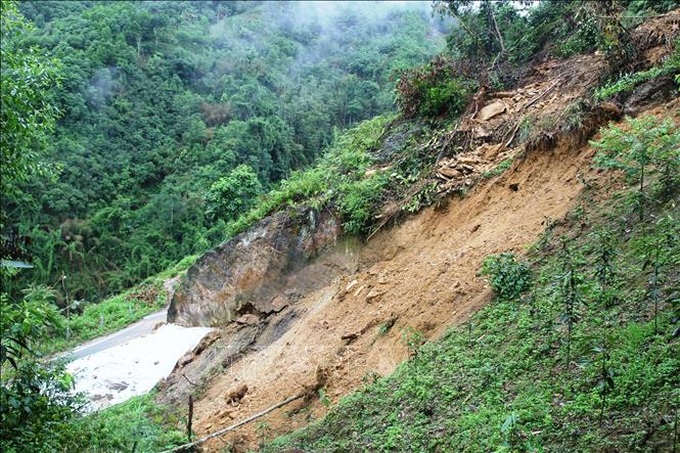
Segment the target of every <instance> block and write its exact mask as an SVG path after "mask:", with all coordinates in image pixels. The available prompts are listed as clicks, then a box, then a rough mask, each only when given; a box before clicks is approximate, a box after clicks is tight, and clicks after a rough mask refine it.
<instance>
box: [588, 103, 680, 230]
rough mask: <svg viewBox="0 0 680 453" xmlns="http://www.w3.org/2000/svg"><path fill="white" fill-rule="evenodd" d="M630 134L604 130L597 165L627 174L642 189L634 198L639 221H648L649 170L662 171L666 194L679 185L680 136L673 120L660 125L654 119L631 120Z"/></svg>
mask: <svg viewBox="0 0 680 453" xmlns="http://www.w3.org/2000/svg"><path fill="white" fill-rule="evenodd" d="M627 122H628V124H629V125H630V130H623V129H619V128H617V127H614V126H611V127H609V128H607V129H603V130H602V132H601V138H600V140H597V141H593V142H591V144H592V145H593V146H594V147H595V148H597V149H599V150H600V152H599V153H598V154H597V156H596V158H595V164H596V165H597V166H599V167H602V168H607V169H618V170H623V171H624V172H625V174H626V176H627V177H628V178H629V180H630V181H634V182H635V183H636V185H637V186H638V191H637V193H636V194H635V196H634V202H635V204H636V205H637V206H636V208H637V210H638V214H639V219H640V221H641V222H642V221H643V220H644V218H645V209H646V201H647V194H646V192H645V187H646V183H647V177H648V173H649V167H652V168H656V169H657V170H661V171H662V177H661V184H662V192H667V191H669V190H672V189H673V188H674V187H675V186H676V183H677V179H678V178H677V169H678V164H677V160H678V158H679V157H680V151H678V149H680V146H679V145H680V132H678V130H677V127H676V126H675V124H674V123H673V121H672V120H670V119H667V120H665V121H663V122H659V120H657V119H656V118H654V117H652V116H645V117H641V118H637V119H631V118H628V119H627Z"/></svg>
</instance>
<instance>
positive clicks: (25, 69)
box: [0, 1, 60, 225]
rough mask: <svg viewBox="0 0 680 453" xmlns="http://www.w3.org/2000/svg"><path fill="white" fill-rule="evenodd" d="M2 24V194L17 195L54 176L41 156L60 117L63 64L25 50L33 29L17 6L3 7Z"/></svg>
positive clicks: (0, 11)
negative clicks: (57, 88) (40, 177)
mask: <svg viewBox="0 0 680 453" xmlns="http://www.w3.org/2000/svg"><path fill="white" fill-rule="evenodd" d="M0 21H1V29H2V32H1V36H0V37H1V40H2V47H1V48H0V59H1V60H2V67H1V69H0V90H1V91H0V99H2V108H1V109H0V128H2V135H0V151H1V153H2V154H1V156H2V166H0V189H1V190H2V193H3V194H7V195H9V194H10V193H14V192H15V191H16V190H17V187H16V186H17V184H19V183H21V182H25V181H27V180H28V179H29V178H30V177H32V176H33V175H34V174H40V173H42V174H47V173H49V171H50V170H49V167H48V166H45V165H44V164H42V163H41V162H40V161H38V156H39V151H40V147H41V146H43V145H45V144H46V143H47V140H48V137H49V134H50V132H51V131H52V130H53V129H54V125H55V122H56V119H57V117H58V114H59V111H58V110H57V109H56V107H55V106H54V104H53V103H51V102H50V101H49V98H50V96H49V94H50V90H51V89H52V87H53V86H54V85H57V84H58V82H59V80H60V79H59V62H58V61H57V60H55V59H51V58H49V57H48V56H47V55H46V54H45V53H44V52H43V51H42V50H41V49H38V48H37V47H29V48H28V49H26V48H22V47H21V46H20V45H19V43H18V40H19V39H20V37H21V35H22V34H24V33H28V32H29V31H30V30H31V27H30V24H29V23H28V22H26V20H25V19H24V18H23V16H22V15H21V14H19V12H18V10H17V7H16V4H15V3H14V2H12V1H7V2H2V4H1V5H0ZM2 224H4V220H2V221H0V225H2Z"/></svg>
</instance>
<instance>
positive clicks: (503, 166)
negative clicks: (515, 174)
mask: <svg viewBox="0 0 680 453" xmlns="http://www.w3.org/2000/svg"><path fill="white" fill-rule="evenodd" d="M511 165H512V159H511V158H509V157H508V158H507V159H503V160H502V161H501V162H500V163H499V164H498V165H496V166H495V167H494V168H492V169H491V170H489V171H485V172H484V174H483V175H482V176H484V177H485V178H487V179H489V178H493V177H496V176H500V175H502V174H503V173H504V172H505V170H507V169H508V168H510V166H511Z"/></svg>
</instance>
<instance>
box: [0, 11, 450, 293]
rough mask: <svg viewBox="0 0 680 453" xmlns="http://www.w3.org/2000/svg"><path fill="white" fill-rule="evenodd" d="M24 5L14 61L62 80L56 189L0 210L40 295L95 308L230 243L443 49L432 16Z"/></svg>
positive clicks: (56, 95)
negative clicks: (63, 289)
mask: <svg viewBox="0 0 680 453" xmlns="http://www.w3.org/2000/svg"><path fill="white" fill-rule="evenodd" d="M18 6H19V10H20V12H21V13H23V14H24V16H25V17H26V18H27V19H28V20H30V21H32V22H33V24H34V28H33V29H32V30H30V31H26V32H25V33H22V34H21V35H20V36H14V37H12V39H13V40H15V41H16V42H15V44H14V45H16V46H17V47H18V48H24V49H26V48H29V47H34V48H37V49H40V50H41V51H42V52H45V53H46V54H47V55H50V56H52V57H53V58H54V59H55V62H56V65H57V69H58V71H59V74H60V84H59V86H58V87H55V88H56V89H52V90H50V93H49V96H50V100H51V102H52V103H53V105H54V106H56V107H57V108H58V109H59V112H60V114H59V118H58V122H57V124H56V127H55V129H54V132H53V134H51V135H50V137H49V140H48V142H47V147H46V156H47V157H46V160H47V163H48V164H50V165H53V166H54V167H55V168H57V169H58V172H57V173H56V180H49V179H38V180H31V181H30V183H26V184H24V185H22V186H21V187H20V192H19V193H17V194H16V195H15V196H12V197H5V196H4V197H3V201H2V203H3V213H4V215H6V216H7V217H6V218H7V220H6V221H4V222H3V225H4V228H5V230H6V231H5V236H15V235H19V236H20V237H21V236H23V237H28V238H30V244H28V245H24V249H25V252H26V254H27V255H28V257H29V258H28V260H30V262H31V263H32V264H33V265H34V266H35V269H34V270H33V271H32V272H31V275H30V276H27V278H29V279H30V280H31V281H33V282H36V283H45V284H53V283H54V282H56V281H58V280H59V278H60V277H61V276H62V275H67V276H68V290H69V292H70V296H71V297H72V298H74V299H77V300H88V301H96V300H97V299H98V298H99V297H100V296H102V295H105V294H110V293H115V292H117V291H120V290H121V289H124V288H126V287H128V286H130V285H131V284H133V283H135V282H138V281H140V280H141V279H144V278H145V277H147V276H149V275H152V274H154V273H156V272H158V271H159V270H162V269H164V268H166V267H167V266H168V265H170V264H172V263H174V262H176V261H178V260H180V259H182V258H184V257H185V256H187V255H191V254H196V253H199V252H201V251H204V250H206V249H207V248H208V247H209V246H212V245H215V244H217V243H219V242H220V241H222V240H224V238H225V234H226V233H225V226H226V224H227V223H228V222H229V221H230V220H233V219H235V218H236V217H237V216H238V215H239V214H241V213H242V212H244V211H245V210H247V209H248V208H249V207H250V204H251V203H252V202H253V201H254V200H255V197H256V196H257V195H259V194H260V193H262V192H263V191H266V190H268V189H269V188H271V187H272V185H273V184H275V183H276V182H277V181H280V180H281V179H283V178H286V177H288V176H289V175H290V174H291V172H293V171H295V170H296V169H300V168H304V167H305V166H307V165H309V164H310V163H311V162H313V161H314V159H315V158H316V157H317V156H318V155H319V154H320V153H321V152H322V151H323V149H324V148H325V147H327V146H328V145H330V144H332V143H333V142H334V140H335V137H336V135H337V134H338V132H339V131H342V130H343V129H345V128H346V127H348V126H350V125H352V124H354V123H356V122H357V121H361V120H363V119H367V118H371V117H373V116H375V115H377V114H380V113H383V112H385V111H389V110H392V109H394V83H395V80H396V78H397V77H398V76H399V74H400V71H402V70H404V69H406V68H409V67H413V66H415V65H417V64H420V63H423V62H425V61H427V59H428V58H429V57H431V56H432V55H433V54H434V53H435V52H437V51H440V50H441V48H442V44H443V36H444V35H443V34H442V32H443V31H444V29H443V28H441V27H442V25H441V24H442V23H441V21H433V20H432V18H431V17H430V13H429V5H420V6H425V8H421V7H419V6H418V5H416V8H414V7H413V6H414V5H411V6H410V7H399V6H394V5H389V4H380V3H378V4H372V5H371V4H369V5H363V6H352V5H344V6H338V5H331V4H326V5H324V4H313V3H312V4H305V3H296V2H198V1H195V2H173V1H167V2H119V1H110V2H106V1H105V2H99V1H97V2H92V1H71V2H40V1H35V2H20V3H19V4H18ZM435 22H436V23H435ZM436 25H438V26H439V28H437V27H436ZM3 45H5V44H4V43H3ZM24 283H25V281H24V282H23V283H18V284H17V285H16V287H21V286H22V285H23V284H24ZM61 297H63V295H62V296H61Z"/></svg>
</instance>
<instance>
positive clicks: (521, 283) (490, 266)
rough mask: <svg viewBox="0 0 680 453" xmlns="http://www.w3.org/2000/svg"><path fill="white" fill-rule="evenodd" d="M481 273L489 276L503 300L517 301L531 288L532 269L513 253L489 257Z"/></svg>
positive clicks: (495, 291) (483, 264)
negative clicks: (518, 259)
mask: <svg viewBox="0 0 680 453" xmlns="http://www.w3.org/2000/svg"><path fill="white" fill-rule="evenodd" d="M480 273H481V274H482V275H488V276H489V283H490V284H491V288H492V289H493V291H494V293H496V295H497V296H498V297H499V298H501V299H507V300H513V299H517V298H518V297H519V296H521V295H522V293H523V292H524V291H526V290H527V289H529V287H530V286H531V269H530V268H529V266H528V265H527V264H526V263H524V262H520V261H517V258H516V257H515V255H514V254H513V253H509V252H506V253H501V254H498V255H490V256H487V257H486V258H485V259H484V262H483V263H482V269H481V271H480Z"/></svg>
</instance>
